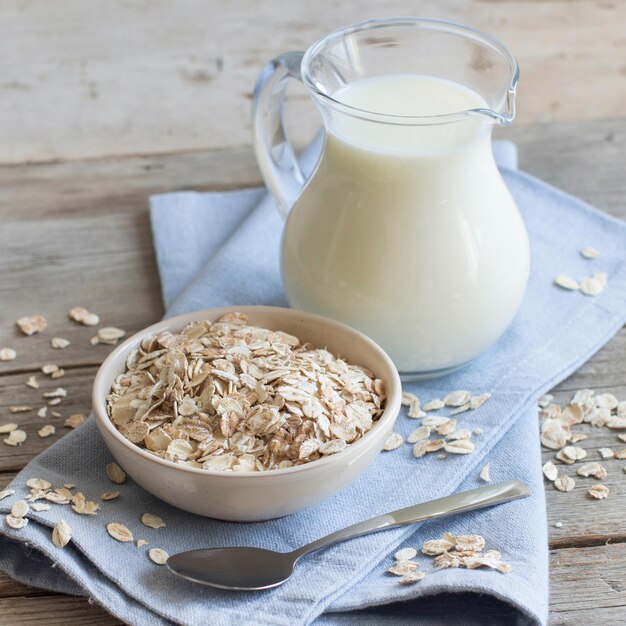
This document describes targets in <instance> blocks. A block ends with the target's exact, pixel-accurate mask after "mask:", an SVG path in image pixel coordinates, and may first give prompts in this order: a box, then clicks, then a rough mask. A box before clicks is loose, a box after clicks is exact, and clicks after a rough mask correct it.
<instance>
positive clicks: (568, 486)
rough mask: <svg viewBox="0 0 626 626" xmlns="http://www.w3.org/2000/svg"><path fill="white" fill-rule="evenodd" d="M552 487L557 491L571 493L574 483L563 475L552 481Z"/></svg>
mask: <svg viewBox="0 0 626 626" xmlns="http://www.w3.org/2000/svg"><path fill="white" fill-rule="evenodd" d="M554 486H555V487H556V488H557V489H558V490H559V491H571V490H572V489H573V488H574V487H575V486H576V481H575V480H574V479H573V478H570V477H569V476H566V475H565V474H562V475H561V476H559V477H558V478H557V479H556V480H555V481H554Z"/></svg>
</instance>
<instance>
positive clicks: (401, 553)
mask: <svg viewBox="0 0 626 626" xmlns="http://www.w3.org/2000/svg"><path fill="white" fill-rule="evenodd" d="M416 556H417V550H416V549H415V548H403V549H402V550H398V552H396V553H395V554H394V558H395V559H396V561H410V560H411V559H413V558H415V557H416Z"/></svg>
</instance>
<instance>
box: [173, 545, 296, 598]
mask: <svg viewBox="0 0 626 626" xmlns="http://www.w3.org/2000/svg"><path fill="white" fill-rule="evenodd" d="M294 564H295V559H294V556H293V553H291V552H274V551H273V550H264V549H263V548H208V549H205V550H190V551H189V552H181V553H180V554H175V555H174V556H171V557H170V558H169V559H168V560H167V567H168V568H169V569H170V570H171V571H172V572H174V573H175V574H178V575H179V576H182V577H183V578H187V579H188V580H193V581H194V582H197V583H202V584H203V585H209V586H210V587H217V588H219V589H235V590H236V589H239V590H242V591H259V590H261V589H271V588H272V587H278V585H282V584H283V583H284V582H285V581H286V580H287V579H288V578H289V577H290V576H291V574H292V572H293V566H294Z"/></svg>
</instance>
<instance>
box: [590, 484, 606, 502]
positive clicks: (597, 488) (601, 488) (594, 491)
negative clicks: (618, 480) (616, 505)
mask: <svg viewBox="0 0 626 626" xmlns="http://www.w3.org/2000/svg"><path fill="white" fill-rule="evenodd" d="M587 493H588V494H589V495H590V496H591V497H592V498H595V499H596V500H604V498H608V497H609V488H608V487H606V486H605V485H594V486H593V487H591V489H589V491H588V492H587Z"/></svg>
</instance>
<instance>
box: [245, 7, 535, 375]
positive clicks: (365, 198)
mask: <svg viewBox="0 0 626 626" xmlns="http://www.w3.org/2000/svg"><path fill="white" fill-rule="evenodd" d="M289 77H293V78H297V79H299V80H301V81H302V82H303V83H304V85H305V86H306V88H307V89H308V91H309V93H310V94H311V97H312V98H313V100H314V102H315V103H316V105H317V107H318V108H319V110H320V112H321V116H322V120H323V123H324V145H323V147H322V150H321V156H320V157H319V161H318V162H317V165H316V167H315V169H314V171H313V173H312V175H311V176H310V177H309V178H308V179H305V177H304V175H303V174H302V171H301V169H300V167H299V165H298V162H297V160H296V158H295V155H294V152H293V150H292V148H291V147H290V145H289V143H288V141H287V138H286V135H285V130H284V127H283V121H282V113H283V99H284V92H285V88H286V85H287V82H288V78H289ZM517 80H518V67H517V63H516V61H515V59H514V57H513V56H512V54H511V53H510V52H509V51H508V50H507V48H505V47H504V46H503V45H502V44H501V43H499V42H498V41H496V40H495V39H493V38H492V37H490V36H488V35H486V34H483V33H480V32H478V31H476V30H473V29H471V28H468V27H465V26H461V25H458V24H454V23H451V22H445V21H439V20H429V19H417V18H415V19H413V18H407V19H404V18H398V19H388V20H370V21H367V22H362V23H360V24H355V25H353V26H348V27H346V28H343V29H341V30H338V31H336V32H334V33H332V34H330V35H328V36H327V37H325V38H323V39H322V40H320V41H318V42H317V43H315V44H314V45H313V46H311V48H309V50H308V51H307V52H306V53H302V52H291V53H287V54H284V55H281V56H279V57H278V58H276V59H274V60H273V61H272V62H271V63H270V64H269V65H268V66H266V67H265V69H264V70H263V72H262V74H261V76H260V78H259V81H258V82H257V85H256V89H255V94H254V108H253V125H254V140H255V150H256V155H257V160H258V162H259V166H260V168H261V172H262V174H263V177H264V179H265V182H266V184H267V186H268V188H269V189H270V191H271V193H272V194H273V196H274V198H275V200H276V204H277V205H278V207H279V209H280V210H281V212H282V213H283V214H284V215H285V217H286V223H285V228H284V233H283V238H282V248H281V272H282V278H283V283H284V288H285V292H286V294H287V298H288V300H289V303H290V305H291V306H293V307H295V308H299V309H303V310H306V311H313V312H316V313H320V314H323V315H326V316H329V317H331V318H334V319H337V320H340V321H342V322H345V323H347V324H349V325H350V326H353V327H354V328H357V329H359V330H361V331H362V332H364V333H365V334H366V335H369V336H370V337H371V338H372V339H374V340H375V341H376V342H378V343H379V344H380V345H381V346H382V347H383V348H384V349H385V350H386V351H387V352H388V354H389V355H390V356H391V358H392V359H393V360H394V362H395V364H396V366H397V368H398V370H399V371H400V373H401V374H402V376H403V377H404V378H405V379H415V378H429V377H434V376H438V375H442V374H445V373H447V372H449V371H451V370H452V369H454V368H457V367H459V366H461V365H463V364H465V363H467V362H468V361H470V360H472V359H473V358H475V357H476V356H478V355H479V354H481V353H482V352H483V351H484V350H486V349H487V348H489V347H490V346H491V345H492V344H493V343H495V341H496V340H497V339H498V337H500V335H501V334H502V333H503V332H504V330H505V329H506V328H507V326H508V325H509V324H510V322H511V320H512V319H513V317H514V316H515V314H516V312H517V310H518V308H519V305H520V303H521V300H522V297H523V294H524V290H525V287H526V282H527V279H528V271H529V247H528V237H527V233H526V229H525V227H524V223H523V221H522V219H521V216H520V214H519V211H518V209H517V207H516V205H515V203H514V201H513V199H512V197H511V195H510V194H509V191H508V189H507V188H506V186H505V184H504V182H503V180H502V177H501V176H500V173H499V171H498V168H497V166H496V163H495V161H494V158H493V153H492V150H491V131H492V128H493V126H494V124H500V125H502V126H506V125H508V124H510V123H511V122H512V120H513V117H514V114H515V108H514V103H515V90H516V86H517Z"/></svg>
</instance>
